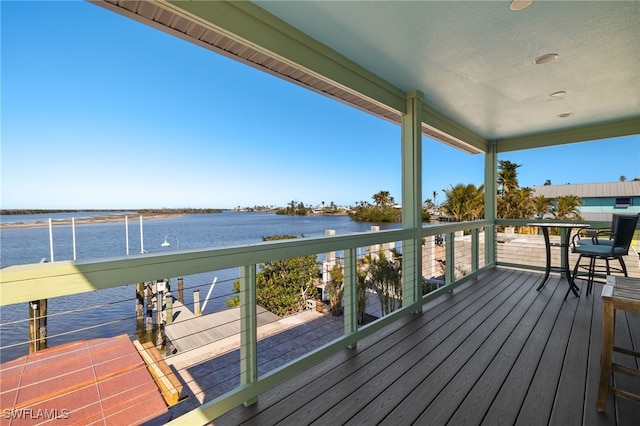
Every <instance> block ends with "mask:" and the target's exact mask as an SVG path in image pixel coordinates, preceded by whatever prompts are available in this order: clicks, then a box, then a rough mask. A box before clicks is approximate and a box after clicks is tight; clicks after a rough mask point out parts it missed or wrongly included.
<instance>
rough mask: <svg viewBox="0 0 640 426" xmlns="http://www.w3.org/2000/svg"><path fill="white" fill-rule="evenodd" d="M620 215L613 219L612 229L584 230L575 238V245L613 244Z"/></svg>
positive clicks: (614, 216) (615, 215)
mask: <svg viewBox="0 0 640 426" xmlns="http://www.w3.org/2000/svg"><path fill="white" fill-rule="evenodd" d="M618 216H620V215H619V214H614V215H613V217H612V219H611V227H610V228H598V229H584V230H583V231H582V232H579V233H577V234H576V235H575V236H574V237H573V241H572V243H573V245H574V246H575V245H583V244H604V245H611V244H613V236H614V235H615V233H616V226H617V221H618Z"/></svg>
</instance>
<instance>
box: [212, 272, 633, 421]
mask: <svg viewBox="0 0 640 426" xmlns="http://www.w3.org/2000/svg"><path fill="white" fill-rule="evenodd" d="M540 277H541V274H537V273H532V272H522V271H515V270H506V269H497V270H494V271H488V272H487V273H485V274H483V275H482V276H481V277H480V278H479V279H478V280H477V281H475V280H472V281H470V282H469V283H467V284H465V286H464V287H463V288H460V289H457V290H456V291H454V293H453V294H448V295H446V296H444V297H442V298H440V299H438V300H436V301H433V302H430V304H429V306H428V308H425V309H424V310H423V313H422V314H421V315H412V316H407V317H404V318H402V319H401V320H399V321H397V322H396V323H395V324H392V325H390V326H388V327H385V328H384V329H383V330H381V331H379V332H376V333H374V334H372V335H371V336H368V337H367V338H365V339H363V340H362V342H359V344H358V346H357V348H355V349H345V350H343V351H340V352H339V353H338V354H336V355H335V356H333V357H330V358H329V359H327V360H324V361H322V362H321V363H319V364H318V365H317V366H315V367H313V368H311V369H309V370H307V371H305V372H303V373H301V374H298V375H296V376H295V377H293V378H291V379H290V380H287V381H286V382H284V383H282V384H281V385H278V386H276V387H275V388H274V389H272V390H270V391H267V392H266V393H265V394H263V395H261V396H260V398H259V400H258V403H256V404H254V405H253V406H250V407H238V408H236V409H234V410H232V411H231V412H229V413H227V414H225V415H224V416H221V417H220V418H219V419H216V421H215V422H214V423H215V424H216V425H222V426H224V425H237V424H254V425H272V424H282V425H287V424H296V425H305V424H318V425H319V424H332V425H339V424H384V423H385V422H387V423H388V424H429V425H445V424H450V425H459V424H476V425H477V424H487V425H494V424H518V425H520V424H552V425H555V424H562V425H573V424H575V425H590V426H591V425H631V424H637V419H638V418H640V404H636V403H633V402H630V401H627V400H624V399H622V398H614V397H613V396H611V395H610V396H609V397H608V399H607V406H606V412H605V413H598V412H597V411H596V410H595V398H596V393H597V386H598V377H599V357H600V345H601V335H602V303H601V299H600V292H601V288H602V287H601V286H596V288H595V289H594V292H593V293H592V294H591V295H590V296H586V294H585V293H584V292H583V293H582V295H581V296H580V297H575V296H574V295H572V294H571V295H569V298H568V299H567V301H566V302H564V301H563V298H564V294H565V292H566V281H564V280H560V279H559V277H558V276H557V275H552V276H551V278H550V280H549V282H548V283H547V285H546V286H545V287H544V289H543V290H541V291H540V292H536V291H535V287H536V284H537V280H538V279H539V278H540ZM622 315H624V314H622ZM625 318H626V319H625V320H619V319H618V320H617V323H616V342H617V344H618V342H620V344H624V345H631V346H632V347H636V346H637V345H638V344H640V342H638V343H636V342H637V340H639V339H638V336H640V318H639V317H637V316H636V317H625ZM618 333H620V337H618V336H617V335H618ZM626 358H627V359H623V360H622V361H623V362H628V363H636V361H635V360H633V359H631V358H630V357H626ZM623 380H628V378H618V377H617V376H616V381H617V382H620V383H622V381H623ZM625 384H627V385H628V386H631V387H632V388H633V389H636V388H640V381H638V380H637V379H636V380H635V382H634V381H628V383H625Z"/></svg>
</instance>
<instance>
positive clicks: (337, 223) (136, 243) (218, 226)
mask: <svg viewBox="0 0 640 426" xmlns="http://www.w3.org/2000/svg"><path fill="white" fill-rule="evenodd" d="M109 213H111V214H113V213H114V212H82V213H79V214H74V213H58V214H56V215H55V217H54V215H47V214H45V215H21V216H20V217H13V216H3V217H2V218H0V221H1V222H2V223H3V224H10V223H12V222H26V223H35V222H38V221H39V222H45V223H46V222H47V221H48V218H49V217H51V218H55V220H56V221H61V220H68V219H71V218H72V217H74V215H75V216H76V218H79V217H84V218H86V217H91V216H104V215H105V214H109ZM372 225H374V224H372V223H360V222H355V221H352V220H351V219H350V218H349V217H347V216H284V215H275V214H273V213H258V212H231V211H225V212H223V213H218V214H188V215H182V216H177V217H169V218H164V219H150V220H143V221H142V224H141V223H140V220H139V217H138V216H136V215H135V214H132V215H130V216H128V221H127V222H124V221H122V222H107V223H91V224H84V223H83V224H81V225H78V224H76V225H75V227H72V226H71V225H56V226H53V227H52V228H51V229H52V238H50V235H49V227H48V226H35V227H24V228H5V229H2V230H0V265H1V266H2V268H5V267H8V266H11V265H20V264H30V263H38V262H40V261H43V260H44V261H51V244H50V241H51V240H52V241H53V258H54V261H61V260H72V259H73V258H74V252H75V258H76V259H77V260H79V261H80V260H90V259H99V258H107V257H118V256H127V255H131V256H133V255H140V253H141V251H144V252H146V253H154V252H163V251H165V252H166V251H171V250H177V249H178V246H179V249H180V250H189V249H202V248H219V247H229V246H237V245H245V244H254V243H258V242H261V241H262V237H263V236H273V235H284V234H286V235H294V236H298V237H300V236H306V237H318V236H322V235H324V234H325V231H326V230H328V229H332V230H335V232H336V235H345V234H348V233H352V232H363V231H368V230H370V229H371V226H372ZM376 225H378V224H376ZM378 226H380V229H381V230H382V229H395V228H399V227H400V225H399V224H379V225H378ZM74 231H75V232H74ZM74 234H75V244H74ZM165 237H166V240H167V241H168V242H169V243H170V244H171V246H169V247H166V246H165V247H163V246H162V243H163V242H164V241H165ZM74 246H75V250H74ZM237 277H238V270H237V268H234V269H230V270H224V271H213V272H208V273H203V274H197V275H190V276H186V277H184V287H185V293H184V302H185V304H186V305H187V306H192V305H193V292H194V291H195V290H199V292H200V297H201V300H202V301H204V299H205V296H206V295H207V293H208V291H209V290H210V288H211V283H212V282H213V280H214V279H215V280H216V284H215V287H214V289H213V291H212V295H211V298H210V299H209V300H208V301H207V306H206V311H205V312H204V314H208V313H212V312H216V311H219V310H222V309H226V301H227V299H228V298H229V297H230V296H231V295H232V288H233V281H234V280H235V279H237ZM158 278H163V277H158ZM172 283H175V278H172ZM173 285H174V286H175V284H173ZM174 289H175V287H174ZM174 292H175V291H174ZM134 294H135V290H134V285H133V283H132V284H131V285H129V286H122V287H118V288H112V289H107V290H101V291H96V292H91V293H83V294H78V295H73V296H67V297H60V298H55V299H50V300H49V302H48V314H49V317H48V323H47V328H48V330H47V332H48V336H51V337H50V339H49V342H48V344H49V346H52V345H57V344H62V343H66V342H68V341H73V340H78V339H91V338H96V337H107V336H115V335H119V334H129V335H134V334H135V333H136V319H135V315H134ZM174 297H175V296H174ZM28 309H29V307H28V305H27V304H26V303H25V304H19V305H10V306H2V307H1V308H0V360H1V361H2V362H5V361H7V360H10V359H14V358H17V357H19V356H22V355H25V354H26V353H27V352H28V346H27V345H26V341H27V340H28V323H27V321H28ZM70 312H71V313H70Z"/></svg>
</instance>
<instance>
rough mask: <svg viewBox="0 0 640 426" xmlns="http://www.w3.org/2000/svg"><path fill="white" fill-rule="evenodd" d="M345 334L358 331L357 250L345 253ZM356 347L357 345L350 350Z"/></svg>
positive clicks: (351, 346)
mask: <svg viewBox="0 0 640 426" xmlns="http://www.w3.org/2000/svg"><path fill="white" fill-rule="evenodd" d="M343 298H344V334H345V335H350V334H353V333H355V332H356V331H358V265H357V263H356V252H355V249H353V248H351V249H347V250H345V251H344V293H343ZM355 347H356V343H353V344H351V345H349V348H351V349H353V348H355Z"/></svg>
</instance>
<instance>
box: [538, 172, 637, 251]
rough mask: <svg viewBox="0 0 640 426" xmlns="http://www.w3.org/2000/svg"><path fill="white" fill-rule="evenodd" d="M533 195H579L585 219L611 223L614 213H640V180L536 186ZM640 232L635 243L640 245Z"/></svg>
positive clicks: (549, 196)
mask: <svg viewBox="0 0 640 426" xmlns="http://www.w3.org/2000/svg"><path fill="white" fill-rule="evenodd" d="M533 190H534V191H535V193H534V196H538V195H543V196H544V197H545V198H549V199H552V198H558V197H561V196H564V195H576V196H578V197H580V198H581V199H582V205H581V206H580V208H579V210H580V215H581V216H582V217H583V218H584V220H589V221H604V222H610V221H611V219H612V216H613V214H638V213H640V180H634V181H628V182H606V183H585V184H567V185H544V186H534V187H533ZM639 244H640V243H639V242H638V238H637V234H636V238H635V239H634V241H633V243H632V245H633V247H634V248H635V249H636V250H638V249H639V248H640V245H639Z"/></svg>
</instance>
